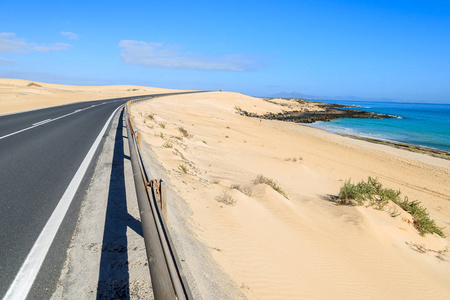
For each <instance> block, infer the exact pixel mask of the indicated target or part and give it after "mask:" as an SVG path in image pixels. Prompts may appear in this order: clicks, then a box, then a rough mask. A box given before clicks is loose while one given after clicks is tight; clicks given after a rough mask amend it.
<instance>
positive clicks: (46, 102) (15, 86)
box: [0, 78, 179, 115]
mask: <svg viewBox="0 0 450 300" xmlns="http://www.w3.org/2000/svg"><path fill="white" fill-rule="evenodd" d="M174 91H175V92H176V91H179V90H170V89H162V88H151V87H143V86H134V85H112V86H75V85H62V84H51V83H42V82H34V81H30V80H20V79H6V78H0V95H1V98H0V115H2V114H8V113H15V112H21V111H26V110H32V109H39V108H44V107H49V106H56V105H62V104H68V103H73V102H79V101H90V100H101V99H110V98H118V97H130V96H139V95H147V94H157V93H170V92H174Z"/></svg>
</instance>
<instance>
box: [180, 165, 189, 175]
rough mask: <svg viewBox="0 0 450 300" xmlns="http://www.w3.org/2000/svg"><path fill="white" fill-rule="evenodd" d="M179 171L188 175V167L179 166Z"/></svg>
mask: <svg viewBox="0 0 450 300" xmlns="http://www.w3.org/2000/svg"><path fill="white" fill-rule="evenodd" d="M178 169H179V170H180V171H181V172H183V173H184V174H187V172H188V168H187V167H186V165H183V164H181V165H179V166H178Z"/></svg>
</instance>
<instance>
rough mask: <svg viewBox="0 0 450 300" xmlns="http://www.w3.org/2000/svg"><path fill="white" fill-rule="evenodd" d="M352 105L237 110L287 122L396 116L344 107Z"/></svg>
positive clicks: (256, 116)
mask: <svg viewBox="0 0 450 300" xmlns="http://www.w3.org/2000/svg"><path fill="white" fill-rule="evenodd" d="M349 107H350V106H345V105H338V104H326V103H322V104H320V108H321V109H322V110H320V111H319V110H318V111H308V110H304V111H300V110H294V111H283V112H281V113H277V114H274V113H267V114H263V115H259V114H256V113H251V112H248V111H245V110H238V111H237V112H238V113H239V114H240V115H243V116H247V117H252V118H260V119H268V120H280V121H286V122H295V123H314V122H317V121H323V122H329V121H330V120H334V119H338V118H353V119H355V118H357V119H365V118H370V119H389V118H395V117H393V116H389V115H384V114H376V113H371V112H368V111H361V110H349V109H344V108H349Z"/></svg>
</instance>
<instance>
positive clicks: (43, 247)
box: [3, 105, 123, 300]
mask: <svg viewBox="0 0 450 300" xmlns="http://www.w3.org/2000/svg"><path fill="white" fill-rule="evenodd" d="M122 107H123V105H121V106H119V107H118V108H117V109H116V110H115V111H114V112H113V113H112V114H111V116H110V117H109V119H108V121H106V123H105V126H103V128H102V130H101V131H100V133H99V135H98V136H97V138H96V139H95V142H94V144H93V145H92V146H91V148H90V149H89V152H88V153H87V154H86V157H85V158H84V160H83V162H82V163H81V165H80V167H79V168H78V170H77V172H76V173H75V176H74V177H73V178H72V181H71V182H70V184H69V186H68V187H67V189H66V191H65V192H64V195H63V196H62V198H61V199H60V200H59V202H58V205H57V206H56V208H55V210H54V211H53V213H52V215H51V217H50V219H48V221H47V223H46V224H45V227H44V229H42V232H41V234H40V235H39V237H38V239H37V240H36V242H35V243H34V245H33V248H32V249H31V251H30V253H28V256H27V258H26V259H25V262H24V263H23V265H22V267H21V268H20V270H19V273H17V275H16V278H15V279H14V281H13V283H12V284H11V285H10V287H9V290H8V292H7V293H6V295H5V296H4V297H3V300H13V299H14V300H21V299H25V298H26V297H27V295H28V293H29V291H30V289H31V287H32V285H33V282H34V280H35V279H36V276H37V274H38V272H39V269H40V268H41V266H42V263H43V262H44V259H45V257H46V255H47V252H48V249H49V248H50V246H51V244H52V242H53V240H54V238H55V236H56V233H57V232H58V229H59V226H60V225H61V223H62V221H63V219H64V217H65V215H66V213H67V210H68V209H69V206H70V204H71V203H72V200H73V197H74V196H75V193H76V191H77V189H78V187H79V186H80V183H81V180H82V179H83V177H84V175H85V173H86V170H87V168H88V166H89V164H90V162H91V160H92V158H93V157H94V154H95V151H96V150H97V148H98V145H99V144H100V141H101V139H102V137H103V135H104V134H105V132H106V129H107V128H108V125H109V123H110V122H111V119H112V118H113V116H114V115H115V114H116V112H117V111H118V110H119V109H120V108H122Z"/></svg>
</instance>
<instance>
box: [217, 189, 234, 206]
mask: <svg viewBox="0 0 450 300" xmlns="http://www.w3.org/2000/svg"><path fill="white" fill-rule="evenodd" d="M216 200H217V202H220V203H223V204H226V205H235V204H236V200H235V199H233V197H231V196H230V195H229V194H228V193H227V192H222V194H220V195H219V196H217V197H216Z"/></svg>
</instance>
